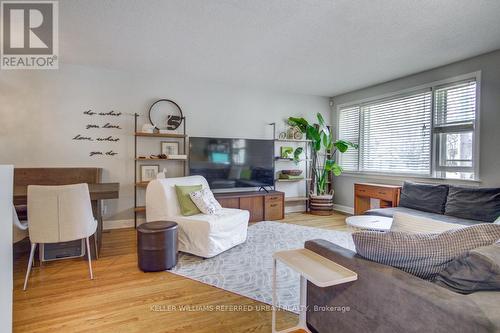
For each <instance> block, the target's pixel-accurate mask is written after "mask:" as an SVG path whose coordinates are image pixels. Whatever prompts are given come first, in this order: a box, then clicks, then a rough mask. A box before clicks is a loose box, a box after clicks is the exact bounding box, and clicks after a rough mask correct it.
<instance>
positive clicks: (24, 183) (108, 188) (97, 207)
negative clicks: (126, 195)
mask: <svg viewBox="0 0 500 333" xmlns="http://www.w3.org/2000/svg"><path fill="white" fill-rule="evenodd" d="M101 174H102V169H100V168H15V169H14V193H13V197H14V198H13V201H14V205H26V203H27V202H28V198H27V194H28V185H49V186H50V185H69V184H78V183H87V184H88V185H89V192H90V200H91V203H92V211H93V213H94V218H95V219H96V220H97V233H96V236H97V239H96V240H97V249H98V251H99V250H100V249H101V236H102V214H101V211H102V210H101V201H102V200H106V199H117V198H118V196H119V189H120V184H119V183H101ZM91 252H92V256H94V257H95V253H94V249H93V247H91Z"/></svg>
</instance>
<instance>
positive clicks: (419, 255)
mask: <svg viewBox="0 0 500 333" xmlns="http://www.w3.org/2000/svg"><path fill="white" fill-rule="evenodd" d="M352 238H353V240H354V245H355V246H356V252H357V253H358V254H359V255H360V256H362V257H364V258H366V259H369V260H372V261H375V262H378V263H381V264H384V265H389V266H393V267H396V268H399V269H401V270H403V271H405V272H407V273H410V274H413V275H415V276H418V277H420V278H423V279H432V278H434V277H435V276H436V274H438V273H439V272H441V271H442V270H443V269H444V268H445V267H446V266H447V265H448V264H449V263H450V262H451V261H452V260H454V259H456V258H458V257H459V256H461V255H463V254H464V253H466V252H467V251H469V250H472V249H475V248H478V247H481V246H488V245H491V244H493V243H495V242H496V241H497V240H498V239H499V238H500V225H498V224H491V223H481V224H476V225H473V226H469V227H465V228H462V229H455V230H448V231H445V232H443V233H432V234H421V233H405V232H393V231H389V232H385V233H382V232H373V231H361V232H355V233H353V234H352Z"/></svg>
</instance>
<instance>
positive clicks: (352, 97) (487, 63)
mask: <svg viewBox="0 0 500 333" xmlns="http://www.w3.org/2000/svg"><path fill="white" fill-rule="evenodd" d="M475 71H481V97H480V98H481V100H480V145H481V146H480V161H479V168H480V170H479V178H480V182H474V183H469V184H468V185H474V186H483V187H488V186H490V187H493V186H500V154H499V153H498V152H499V147H500V130H499V128H500V50H499V51H495V52H491V53H487V54H484V55H481V56H478V57H474V58H471V59H467V60H464V61H460V62H456V63H453V64H450V65H447V66H443V67H439V68H435V69H432V70H429V71H425V72H422V73H418V74H415V75H411V76H407V77H404V78H401V79H397V80H394V81H390V82H386V83H382V84H379V85H375V86H372V87H368V88H366V89H360V90H356V91H353V92H350V93H346V94H342V95H339V96H335V97H334V98H333V100H334V103H335V107H334V111H333V112H332V119H335V117H336V115H335V109H336V106H337V105H340V104H344V103H349V102H353V101H359V100H362V99H365V98H371V97H375V96H380V95H384V94H388V93H392V92H397V91H400V90H404V89H407V88H412V87H416V86H419V85H422V84H425V83H430V82H434V81H439V80H444V79H448V78H451V77H455V76H458V75H462V74H467V73H472V72H475ZM404 179H408V178H400V177H399V178H398V177H384V178H377V177H369V178H367V177H363V176H353V175H348V174H345V175H342V176H340V177H336V178H335V183H334V188H335V203H336V204H337V205H340V206H342V207H347V208H351V209H352V207H353V205H354V203H353V201H354V200H353V199H354V193H353V192H354V183H360V182H372V183H374V182H376V183H386V184H402V182H403V180H404ZM420 181H428V182H429V181H432V180H430V179H428V180H422V179H421V180H420ZM441 182H442V181H441ZM450 182H454V181H450Z"/></svg>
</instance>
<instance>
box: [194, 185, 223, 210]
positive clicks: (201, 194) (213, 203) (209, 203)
mask: <svg viewBox="0 0 500 333" xmlns="http://www.w3.org/2000/svg"><path fill="white" fill-rule="evenodd" d="M189 196H190V197H191V200H193V202H194V204H195V205H196V207H198V209H199V210H200V211H201V212H202V213H203V214H208V215H215V214H217V213H219V212H220V211H221V210H222V207H221V205H220V203H219V202H218V201H217V199H215V197H214V194H213V193H212V191H210V190H209V189H208V188H204V189H202V190H200V191H195V192H191V193H189Z"/></svg>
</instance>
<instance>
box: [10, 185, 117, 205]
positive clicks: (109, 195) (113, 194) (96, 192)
mask: <svg viewBox="0 0 500 333" xmlns="http://www.w3.org/2000/svg"><path fill="white" fill-rule="evenodd" d="M88 185H89V192H90V200H92V201H96V200H106V199H117V198H118V191H119V189H120V183H100V184H88ZM13 196H14V205H26V203H27V201H28V185H15V186H14V192H13Z"/></svg>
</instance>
